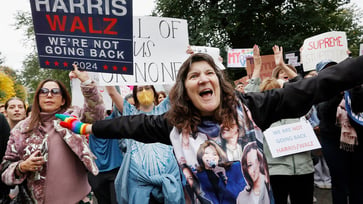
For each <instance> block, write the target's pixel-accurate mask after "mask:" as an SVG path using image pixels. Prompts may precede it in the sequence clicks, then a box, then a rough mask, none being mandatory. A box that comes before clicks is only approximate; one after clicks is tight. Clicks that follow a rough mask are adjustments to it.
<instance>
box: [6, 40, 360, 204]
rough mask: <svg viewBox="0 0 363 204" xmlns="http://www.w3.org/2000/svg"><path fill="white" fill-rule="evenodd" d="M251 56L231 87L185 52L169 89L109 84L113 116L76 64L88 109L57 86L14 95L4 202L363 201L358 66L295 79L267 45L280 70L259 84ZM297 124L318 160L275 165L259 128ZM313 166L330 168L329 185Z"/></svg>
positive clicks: (296, 158)
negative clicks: (244, 79)
mask: <svg viewBox="0 0 363 204" xmlns="http://www.w3.org/2000/svg"><path fill="white" fill-rule="evenodd" d="M253 50H254V54H253V58H254V71H253V74H252V77H251V79H249V81H248V84H242V83H240V84H237V85H236V86H235V87H233V86H232V84H231V83H230V81H229V80H228V79H227V77H226V76H225V74H224V73H223V71H222V70H221V69H220V68H219V67H218V66H217V65H216V63H215V62H214V60H213V58H212V57H211V56H209V55H208V54H203V53H192V52H190V51H187V52H188V53H189V54H190V56H189V57H188V59H186V60H185V62H184V63H183V64H182V65H181V67H180V69H179V71H178V74H177V78H176V80H175V84H173V86H172V87H171V88H170V87H167V86H165V88H164V90H163V91H159V92H158V91H157V90H156V89H155V87H154V86H152V85H142V86H134V87H133V89H132V94H130V95H127V96H122V95H121V94H120V93H119V92H118V90H117V89H116V88H115V87H114V86H108V87H106V90H107V92H108V94H109V96H110V97H111V99H112V102H113V109H112V111H109V113H107V111H106V109H105V104H104V101H103V99H102V97H101V95H100V93H99V91H98V90H97V85H96V83H95V82H94V81H93V80H91V79H90V77H89V76H88V74H87V72H82V71H79V70H78V67H77V65H73V66H74V70H73V71H71V72H70V73H69V77H70V78H76V79H78V80H80V82H81V85H80V86H81V91H82V94H83V96H84V105H83V107H77V106H72V105H71V98H70V94H69V93H68V91H67V90H66V88H65V86H64V84H63V83H62V82H60V81H57V80H53V79H46V80H44V81H42V82H41V83H40V84H39V85H38V88H37V89H36V91H35V97H34V101H33V104H32V105H31V106H28V107H31V108H29V109H27V106H26V104H25V103H24V101H23V100H22V99H20V98H17V97H13V98H10V99H9V100H7V101H6V103H5V104H4V106H3V110H1V109H0V110H1V111H2V113H0V125H1V126H0V133H1V135H0V136H1V138H0V139H1V142H0V145H1V146H0V150H1V152H0V153H1V158H2V162H1V182H0V190H1V198H0V199H1V201H0V203H11V202H13V203H14V201H17V202H20V201H19V200H20V199H24V197H20V195H24V194H27V199H28V201H27V203H52V204H53V203H62V204H64V203H92V202H93V194H94V196H95V197H96V199H97V202H98V203H100V204H108V203H112V204H116V203H119V204H121V203H256V204H264V203H276V204H280V203H281V204H284V203H288V202H289V203H291V204H299V203H304V204H307V203H313V199H314V197H313V190H314V179H315V184H316V183H317V182H318V179H322V180H323V184H324V185H323V187H324V188H326V187H327V186H328V188H329V187H331V188H332V195H333V203H334V204H344V203H347V204H348V203H349V204H355V203H363V192H362V191H363V188H362V187H363V186H362V185H363V176H362V175H361V174H362V172H363V169H362V167H361V165H360V164H361V163H362V161H361V160H362V158H363V157H362V155H361V152H362V150H361V145H360V144H359V135H361V132H362V131H363V128H362V125H363V119H361V118H363V117H362V116H361V112H363V108H362V106H361V105H359V104H362V103H361V102H362V100H363V92H362V91H363V88H362V84H363V69H362V65H363V57H356V58H348V59H346V60H344V61H343V62H340V63H336V62H333V61H326V60H325V59H322V62H321V63H319V64H317V67H316V72H314V73H313V72H309V73H298V72H297V70H296V68H294V67H293V66H291V65H288V64H286V63H285V62H284V59H283V49H282V47H279V46H274V47H273V48H272V50H273V52H274V59H275V64H276V67H275V69H274V70H273V71H272V73H271V77H268V78H265V79H263V80H261V78H260V70H261V64H262V60H261V56H260V50H259V47H258V46H257V45H255V46H254V47H253ZM303 119H305V120H308V121H310V124H311V126H312V128H314V130H316V132H315V133H316V134H317V136H319V140H320V142H321V145H322V153H323V154H322V155H324V156H322V155H320V156H319V158H318V159H317V161H316V162H314V154H313V153H312V152H311V151H304V152H300V153H295V154H290V155H286V156H281V157H277V158H273V157H272V155H271V150H270V149H269V147H268V144H267V142H266V139H265V136H264V131H265V130H267V129H268V128H270V127H278V126H283V125H285V124H291V123H294V122H299V121H301V120H303ZM337 121H338V123H337ZM85 135H88V136H89V137H85ZM87 138H88V139H87ZM314 163H315V165H317V164H320V166H321V165H322V164H327V165H326V167H325V169H327V171H328V172H323V173H324V174H327V175H328V176H327V177H328V178H329V179H325V178H322V176H321V175H322V172H320V170H321V168H322V166H321V168H320V170H319V168H317V167H316V166H315V169H314ZM325 171H326V170H325ZM330 179H331V181H330ZM329 185H330V186H329ZM302 189H303V190H302ZM17 199H18V200H17Z"/></svg>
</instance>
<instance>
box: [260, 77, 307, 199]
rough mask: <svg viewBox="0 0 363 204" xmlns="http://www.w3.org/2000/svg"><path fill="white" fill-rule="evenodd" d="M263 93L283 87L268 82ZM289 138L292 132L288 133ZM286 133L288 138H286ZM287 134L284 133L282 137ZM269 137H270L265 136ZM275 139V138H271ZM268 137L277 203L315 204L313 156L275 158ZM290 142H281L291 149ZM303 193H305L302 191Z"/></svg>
mask: <svg viewBox="0 0 363 204" xmlns="http://www.w3.org/2000/svg"><path fill="white" fill-rule="evenodd" d="M260 87H261V91H262V92H263V91H266V90H271V89H279V88H282V85H280V84H279V82H278V80H277V79H275V78H272V77H270V78H265V79H264V80H263V81H262V84H261V86H260ZM297 122H300V118H288V119H281V120H279V121H277V122H274V123H273V124H271V127H281V132H283V129H282V127H283V126H284V125H286V124H292V123H297ZM286 133H287V134H289V132H288V131H286ZM286 133H285V135H286ZM281 134H283V133H281ZM265 135H266V137H267V134H265ZM270 136H274V135H270ZM266 137H264V141H263V143H264V152H265V155H266V160H267V163H268V168H269V172H270V179H271V186H272V190H273V193H274V197H275V202H276V203H279V204H287V199H288V196H289V197H290V203H291V204H297V203H306V204H308V203H313V193H314V176H313V175H314V166H313V161H312V158H311V152H310V151H305V152H301V153H295V154H290V155H285V156H280V157H276V158H273V157H272V153H271V151H273V150H271V149H270V147H269V145H268V143H267V140H266ZM288 139H289V140H286V141H285V140H281V141H284V142H285V143H286V146H288V145H289V141H290V139H291V140H293V138H292V137H288ZM301 189H303V190H301Z"/></svg>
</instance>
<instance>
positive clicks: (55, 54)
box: [30, 0, 133, 75]
mask: <svg viewBox="0 0 363 204" xmlns="http://www.w3.org/2000/svg"><path fill="white" fill-rule="evenodd" d="M30 4H31V10H32V16H33V23H34V31H35V36H36V43H37V48H38V56H39V63H40V67H41V68H49V69H66V70H72V69H73V68H72V64H73V63H77V64H78V65H79V67H80V69H81V70H85V71H90V72H107V73H119V74H126V75H131V74H133V31H132V30H133V28H132V26H133V23H132V19H133V17H132V0H97V1H86V0H79V1H74V0H30Z"/></svg>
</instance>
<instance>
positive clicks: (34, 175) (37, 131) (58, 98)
mask: <svg viewBox="0 0 363 204" xmlns="http://www.w3.org/2000/svg"><path fill="white" fill-rule="evenodd" d="M73 67H74V71H71V72H70V74H69V76H70V77H71V78H78V79H79V80H80V81H81V82H82V83H81V88H82V93H83V95H84V97H85V103H84V106H83V108H80V107H75V106H73V107H71V98H70V95H69V93H68V91H67V89H66V87H65V85H64V84H63V83H62V82H60V81H57V80H53V79H46V80H43V81H42V82H40V84H39V85H38V88H37V89H36V91H35V93H34V102H33V106H32V110H31V114H30V116H29V117H28V118H26V119H24V120H22V121H20V122H19V123H18V124H17V125H16V126H15V127H14V128H13V129H12V130H11V135H10V138H9V142H8V146H7V149H6V153H5V156H4V158H3V162H2V164H1V168H2V169H4V171H3V173H2V175H1V178H2V180H3V181H4V183H6V184H7V185H17V184H21V183H23V182H26V183H25V184H26V186H27V187H28V189H29V191H30V194H31V199H32V200H33V201H34V202H35V203H79V202H81V201H84V202H86V201H90V198H89V197H88V196H87V195H90V192H91V187H90V185H89V183H88V179H87V172H88V171H89V172H92V173H93V174H95V175H96V174H98V168H97V166H96V164H95V162H94V159H95V157H94V155H93V154H92V152H91V151H90V149H89V147H88V144H87V142H86V139H85V137H84V136H82V135H85V134H87V133H86V132H85V130H84V126H82V125H81V124H77V125H75V126H72V127H73V128H76V129H77V130H78V131H79V132H78V134H75V133H73V132H71V131H69V130H68V129H67V128H63V127H62V126H61V125H60V123H62V122H61V121H60V120H58V119H57V118H56V117H55V116H54V115H55V114H63V113H66V114H67V115H70V114H71V115H72V117H77V120H80V121H83V122H93V121H94V120H101V119H103V118H104V114H105V108H104V104H103V100H102V97H101V96H100V95H99V94H98V93H99V92H98V91H97V87H96V85H95V83H94V82H93V81H92V80H91V79H89V77H88V74H87V73H86V72H80V71H79V70H78V67H77V66H76V65H73ZM82 127H83V128H82ZM80 134H82V135H80Z"/></svg>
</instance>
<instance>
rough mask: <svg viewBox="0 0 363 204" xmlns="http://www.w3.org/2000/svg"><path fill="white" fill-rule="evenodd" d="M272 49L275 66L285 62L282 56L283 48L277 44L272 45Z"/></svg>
mask: <svg viewBox="0 0 363 204" xmlns="http://www.w3.org/2000/svg"><path fill="white" fill-rule="evenodd" d="M272 50H273V51H274V57H275V64H276V66H282V65H284V64H285V62H284V56H283V49H282V47H279V46H277V45H275V46H273V47H272Z"/></svg>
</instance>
